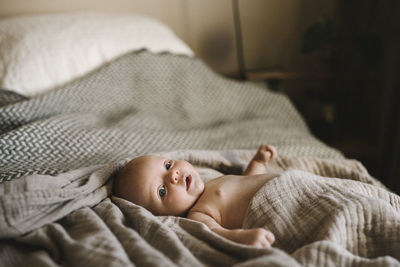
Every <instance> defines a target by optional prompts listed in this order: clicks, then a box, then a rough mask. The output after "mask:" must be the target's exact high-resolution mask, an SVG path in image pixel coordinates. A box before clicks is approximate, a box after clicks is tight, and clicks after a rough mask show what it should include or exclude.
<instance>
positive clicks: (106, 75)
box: [0, 51, 340, 182]
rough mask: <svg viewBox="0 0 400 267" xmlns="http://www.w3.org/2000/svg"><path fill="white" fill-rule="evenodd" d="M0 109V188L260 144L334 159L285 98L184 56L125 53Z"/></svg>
mask: <svg viewBox="0 0 400 267" xmlns="http://www.w3.org/2000/svg"><path fill="white" fill-rule="evenodd" d="M55 67H57V66H55ZM0 103H1V104H3V106H2V107H0V148H1V153H0V182H1V181H4V180H10V179H12V178H14V177H19V176H21V175H24V174H33V173H40V174H53V175H54V174H57V173H60V172H64V171H69V170H73V169H77V168H81V167H83V166H91V165H97V164H108V163H110V162H114V161H117V160H119V159H122V158H126V157H129V156H133V155H139V154H144V153H150V152H158V151H173V150H180V149H212V150H221V149H254V148H256V147H257V146H258V145H259V144H261V143H270V144H274V145H276V146H278V149H279V151H280V152H283V153H290V154H293V155H299V156H300V155H302V156H304V155H307V156H318V157H340V154H339V153H338V152H336V151H334V150H333V149H329V148H328V147H327V146H325V145H323V144H322V143H321V142H319V141H318V140H316V139H315V138H313V137H312V136H311V135H310V134H309V132H308V130H307V128H306V125H305V124H304V122H303V120H302V118H301V117H300V116H299V114H298V113H297V111H296V110H295V109H294V107H293V106H292V104H291V103H290V102H289V101H288V100H287V98H286V97H285V96H284V95H281V94H277V93H273V92H271V91H268V90H266V89H265V88H260V87H257V86H254V85H252V84H249V83H242V82H236V81H232V80H227V79H225V78H223V77H221V76H219V75H217V74H216V73H214V72H212V71H211V70H210V69H209V68H207V67H206V66H205V65H204V64H203V63H202V62H201V61H200V60H198V59H194V58H188V57H184V56H174V55H170V54H163V55H154V54H150V53H148V52H145V51H142V52H140V53H131V54H128V55H126V56H123V57H121V58H119V59H117V60H116V61H114V62H112V63H110V64H108V65H106V66H103V67H102V68H100V69H98V70H96V71H95V72H93V73H91V74H89V75H87V76H86V77H82V78H81V79H78V80H76V81H73V82H71V83H69V84H67V85H65V86H63V87H61V88H57V89H55V90H53V91H51V92H50V93H47V94H45V95H42V96H39V97H35V98H32V99H25V98H20V99H18V97H12V94H10V93H6V92H0Z"/></svg>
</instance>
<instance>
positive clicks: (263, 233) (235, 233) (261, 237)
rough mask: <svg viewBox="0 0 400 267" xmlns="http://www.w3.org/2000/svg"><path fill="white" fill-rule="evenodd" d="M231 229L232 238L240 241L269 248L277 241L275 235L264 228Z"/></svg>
mask: <svg viewBox="0 0 400 267" xmlns="http://www.w3.org/2000/svg"><path fill="white" fill-rule="evenodd" d="M230 231H231V238H230V239H231V240H233V241H236V242H238V243H242V244H246V245H251V246H256V247H261V248H269V247H271V245H272V243H274V241H275V236H274V234H273V233H271V232H270V231H267V230H265V229H263V228H256V229H235V230H230Z"/></svg>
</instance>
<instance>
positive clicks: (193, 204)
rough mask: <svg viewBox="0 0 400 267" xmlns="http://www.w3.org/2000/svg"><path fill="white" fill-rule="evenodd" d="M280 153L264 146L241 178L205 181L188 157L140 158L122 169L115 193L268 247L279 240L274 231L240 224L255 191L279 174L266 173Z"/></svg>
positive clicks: (156, 211) (154, 210) (153, 209)
mask: <svg viewBox="0 0 400 267" xmlns="http://www.w3.org/2000/svg"><path fill="white" fill-rule="evenodd" d="M276 155H277V152H276V149H275V148H274V147H273V146H270V145H261V146H260V147H259V149H258V151H257V153H256V154H255V156H254V157H253V158H252V160H251V161H250V163H249V165H248V166H247V168H246V170H245V172H244V173H243V175H242V176H238V175H224V176H221V177H218V178H215V179H213V180H211V181H209V182H207V183H205V184H204V182H203V180H202V179H201V177H200V175H199V174H198V173H197V171H196V169H195V168H194V167H193V166H192V165H191V164H190V163H189V162H187V161H184V160H171V159H166V158H162V157H158V156H150V155H147V156H140V157H137V158H134V159H133V160H131V161H130V162H128V163H127V164H126V165H125V166H124V167H123V168H122V169H121V171H120V172H119V173H118V175H117V176H116V178H115V180H114V184H113V193H114V195H115V196H117V197H121V198H124V199H126V200H128V201H131V202H133V203H135V204H138V205H141V206H142V207H144V208H146V209H148V210H149V211H151V212H152V213H153V214H155V215H173V216H187V218H189V219H193V220H196V221H200V222H203V223H205V224H206V225H207V226H208V227H209V228H210V229H211V230H212V231H214V232H215V233H217V234H219V235H221V236H223V237H225V238H228V239H230V240H232V241H235V242H239V243H243V244H248V245H254V246H257V247H270V246H271V244H272V243H273V242H274V240H275V237H274V235H273V234H272V233H271V232H270V231H267V230H265V229H262V228H258V229H241V227H242V224H243V220H244V216H245V213H246V210H247V207H248V205H249V204H250V201H251V199H252V197H253V196H254V194H255V193H256V192H257V191H258V190H259V189H260V188H261V186H263V185H264V184H265V183H266V182H268V181H270V180H271V179H273V178H275V177H276V176H278V175H277V174H265V165H266V164H267V163H268V161H269V160H272V159H274V158H275V157H276Z"/></svg>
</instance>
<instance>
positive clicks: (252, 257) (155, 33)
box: [0, 12, 400, 266]
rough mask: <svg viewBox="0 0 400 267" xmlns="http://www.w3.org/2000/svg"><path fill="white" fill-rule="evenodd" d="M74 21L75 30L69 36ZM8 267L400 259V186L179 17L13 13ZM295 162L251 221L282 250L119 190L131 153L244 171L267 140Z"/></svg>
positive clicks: (6, 51)
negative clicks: (156, 208) (210, 55)
mask: <svg viewBox="0 0 400 267" xmlns="http://www.w3.org/2000/svg"><path fill="white" fill-rule="evenodd" d="M60 33H62V34H60ZM0 61H1V62H0V75H1V81H0V82H1V83H0V88H2V89H1V90H0V122H1V123H0V213H1V216H0V262H1V265H4V266H23V265H27V264H29V265H30V266H134V265H139V266H171V265H181V266H197V265H200V266H201V265H211V266H228V265H229V266H232V265H238V266H258V265H274V266H302V265H311V266H314V265H317V266H337V265H343V266H350V265H352V266H400V197H399V196H397V195H396V194H393V193H391V192H390V191H389V190H387V189H386V188H385V186H384V185H382V184H381V183H380V182H379V181H378V180H377V179H375V178H373V177H371V176H370V175H369V174H368V171H367V170H366V169H365V168H364V166H363V165H362V164H361V163H360V162H358V161H356V160H352V159H347V158H345V157H344V156H343V155H342V154H341V153H340V152H339V151H337V150H335V149H333V148H331V147H329V146H327V145H326V144H324V143H323V142H321V141H320V140H318V139H317V138H315V137H314V136H313V135H312V134H311V133H310V131H309V129H308V127H307V125H306V123H305V121H304V119H303V118H302V117H301V115H300V114H299V113H298V112H297V110H296V109H295V108H294V106H293V105H292V103H291V102H290V100H289V99H288V98H287V97H286V96H285V95H284V94H281V93H277V92H274V91H271V90H269V89H268V88H266V87H265V86H263V85H259V84H254V83H251V82H246V81H236V80H232V79H228V78H225V77H222V76H221V75H219V74H217V73H215V72H214V71H212V70H211V69H210V68H209V67H208V66H207V65H205V64H204V63H203V62H202V61H201V60H200V59H199V58H197V57H196V56H195V55H194V53H193V51H191V49H190V48H189V47H188V46H187V45H186V44H185V43H183V42H182V41H181V40H180V39H178V38H177V37H176V36H175V35H174V34H173V32H172V31H171V30H170V29H168V27H167V26H166V25H164V24H163V23H161V22H159V21H156V20H154V19H152V18H149V17H145V16H141V15H134V14H127V13H124V14H116V13H90V12H83V13H82V12H78V13H76V12H74V13H63V14H51V15H46V14H42V15H37V16H33V15H32V16H22V17H15V18H14V17H11V18H8V19H3V20H0ZM263 143H267V144H273V145H274V146H276V147H277V149H278V151H279V157H278V158H277V159H276V160H274V161H273V162H271V164H269V165H268V166H267V169H266V171H268V172H279V173H281V176H280V177H278V178H277V179H274V180H273V182H270V183H267V184H266V185H265V186H263V187H262V188H261V189H260V191H259V192H258V193H257V194H256V195H255V196H254V198H253V200H252V202H251V204H250V206H249V208H248V211H247V215H246V219H245V222H244V225H243V227H245V228H251V227H266V228H268V229H270V230H271V231H272V232H273V233H274V234H275V236H276V243H275V244H274V245H273V247H272V248H270V249H260V248H255V247H251V246H246V245H242V244H237V243H234V242H232V241H229V240H227V239H224V238H222V237H220V236H218V235H216V234H214V233H213V232H211V231H210V230H209V229H208V228H207V227H206V226H205V225H203V224H202V223H199V222H196V221H192V220H189V219H186V218H180V217H173V216H153V215H152V214H151V213H150V212H148V211H147V210H145V209H144V208H142V207H140V206H137V205H135V204H133V203H130V202H128V201H126V200H123V199H120V198H117V197H115V196H112V194H111V190H112V180H113V177H114V175H115V174H116V173H117V172H118V170H119V169H120V168H121V167H122V166H123V165H124V164H125V163H126V162H127V161H128V160H129V159H131V158H133V157H135V156H138V155H143V154H150V153H151V154H157V155H162V156H165V157H167V158H174V159H185V160H188V161H190V162H191V163H192V164H193V165H194V166H195V167H196V168H197V169H198V171H199V173H200V174H201V175H202V178H203V179H204V180H205V181H208V180H210V179H213V178H215V177H218V176H220V175H222V174H226V173H231V174H240V173H241V172H242V171H243V169H244V168H245V166H246V164H247V163H248V162H249V160H250V159H251V157H252V156H253V154H254V152H255V151H256V149H257V147H258V146H259V145H260V144H263Z"/></svg>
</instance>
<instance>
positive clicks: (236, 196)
mask: <svg viewBox="0 0 400 267" xmlns="http://www.w3.org/2000/svg"><path fill="white" fill-rule="evenodd" d="M271 178H272V175H268V174H263V175H255V176H234V175H227V176H222V177H220V178H216V179H214V180H211V181H209V182H208V183H206V185H205V190H204V193H203V195H202V196H201V197H200V199H199V200H198V202H197V203H196V205H195V207H194V208H196V210H199V211H202V212H204V213H206V214H208V215H210V216H212V217H213V218H214V219H215V220H216V221H217V222H218V223H219V224H220V225H222V226H223V227H225V228H229V229H234V228H241V226H242V223H243V219H244V216H245V213H246V211H247V207H248V205H249V203H250V201H251V199H252V197H253V196H254V194H255V193H256V192H257V191H258V189H260V187H261V186H262V185H264V184H265V183H266V182H267V181H269V180H270V179H271Z"/></svg>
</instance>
